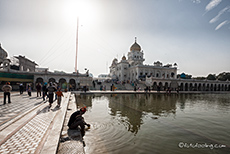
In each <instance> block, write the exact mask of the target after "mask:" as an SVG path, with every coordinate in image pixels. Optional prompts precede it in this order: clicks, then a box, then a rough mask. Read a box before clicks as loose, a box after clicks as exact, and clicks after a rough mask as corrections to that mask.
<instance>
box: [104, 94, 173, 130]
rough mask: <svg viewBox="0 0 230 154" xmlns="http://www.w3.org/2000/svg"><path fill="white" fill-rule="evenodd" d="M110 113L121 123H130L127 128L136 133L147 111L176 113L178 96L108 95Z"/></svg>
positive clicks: (157, 113) (154, 114) (161, 113)
mask: <svg viewBox="0 0 230 154" xmlns="http://www.w3.org/2000/svg"><path fill="white" fill-rule="evenodd" d="M108 99H109V108H110V115H112V116H114V117H116V118H117V119H118V120H119V121H120V122H121V123H123V124H128V127H127V130H128V131H130V132H132V133H134V134H136V133H138V130H139V129H140V126H141V124H143V120H142V118H144V116H145V113H152V115H153V116H154V117H155V116H167V115H168V114H175V109H176V105H175V104H176V99H177V98H176V97H175V96H172V97H170V98H169V97H164V95H148V94H147V95H141V94H133V95H119V96H115V97H108Z"/></svg>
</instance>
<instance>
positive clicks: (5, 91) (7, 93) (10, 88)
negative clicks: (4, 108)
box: [2, 82, 12, 104]
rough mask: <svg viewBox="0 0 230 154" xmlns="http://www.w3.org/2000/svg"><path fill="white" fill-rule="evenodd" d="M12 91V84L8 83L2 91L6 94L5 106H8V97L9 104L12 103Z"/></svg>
mask: <svg viewBox="0 0 230 154" xmlns="http://www.w3.org/2000/svg"><path fill="white" fill-rule="evenodd" d="M11 90H12V87H11V85H10V82H7V83H6V84H5V85H4V86H3V87H2V91H3V92H4V104H6V96H8V103H11V101H10V92H11Z"/></svg>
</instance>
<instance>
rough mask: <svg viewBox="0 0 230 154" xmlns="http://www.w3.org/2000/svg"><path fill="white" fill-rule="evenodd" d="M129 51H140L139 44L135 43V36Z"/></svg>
mask: <svg viewBox="0 0 230 154" xmlns="http://www.w3.org/2000/svg"><path fill="white" fill-rule="evenodd" d="M130 51H141V46H140V45H139V44H137V42H136V38H135V43H134V44H133V45H132V46H131V47H130Z"/></svg>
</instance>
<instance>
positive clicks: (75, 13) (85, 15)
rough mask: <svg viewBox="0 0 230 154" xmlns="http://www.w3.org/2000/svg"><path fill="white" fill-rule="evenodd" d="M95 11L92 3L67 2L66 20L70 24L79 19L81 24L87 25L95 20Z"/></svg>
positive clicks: (84, 0)
mask: <svg viewBox="0 0 230 154" xmlns="http://www.w3.org/2000/svg"><path fill="white" fill-rule="evenodd" d="M94 12H95V10H94V9H93V7H92V4H91V3H90V1H87V0H77V1H76V0H71V1H66V2H65V6H64V14H63V15H64V18H65V19H66V21H67V22H68V23H72V22H74V23H75V22H76V21H77V18H79V20H80V22H81V23H87V22H89V21H90V20H93V15H94Z"/></svg>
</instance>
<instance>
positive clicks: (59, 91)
mask: <svg viewBox="0 0 230 154" xmlns="http://www.w3.org/2000/svg"><path fill="white" fill-rule="evenodd" d="M56 94H57V104H58V107H60V106H61V97H64V95H63V93H62V91H61V88H58V91H57V92H56Z"/></svg>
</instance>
